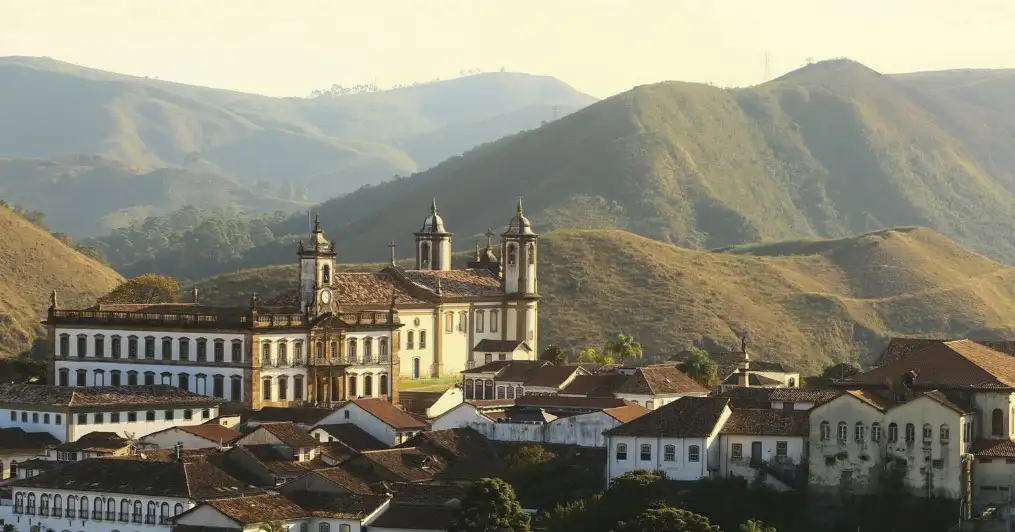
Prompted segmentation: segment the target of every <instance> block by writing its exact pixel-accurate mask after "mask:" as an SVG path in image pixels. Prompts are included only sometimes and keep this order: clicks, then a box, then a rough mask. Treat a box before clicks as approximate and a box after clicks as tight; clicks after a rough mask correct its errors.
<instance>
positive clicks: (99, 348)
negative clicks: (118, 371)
mask: <svg viewBox="0 0 1015 532" xmlns="http://www.w3.org/2000/svg"><path fill="white" fill-rule="evenodd" d="M95 356H97V357H100V358H101V357H103V356H106V337H105V336H102V335H101V334H96V335H95Z"/></svg>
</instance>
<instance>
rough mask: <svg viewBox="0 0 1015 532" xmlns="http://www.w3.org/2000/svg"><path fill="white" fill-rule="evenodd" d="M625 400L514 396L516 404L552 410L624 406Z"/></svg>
mask: <svg viewBox="0 0 1015 532" xmlns="http://www.w3.org/2000/svg"><path fill="white" fill-rule="evenodd" d="M626 404H627V402H625V401H624V400H623V399H617V398H616V397H565V396H560V395H523V396H522V397H517V398H515V405H516V406H523V407H528V408H545V409H547V410H551V411H552V410H553V409H555V408H562V409H587V410H602V409H604V408H617V407H618V406H624V405H626Z"/></svg>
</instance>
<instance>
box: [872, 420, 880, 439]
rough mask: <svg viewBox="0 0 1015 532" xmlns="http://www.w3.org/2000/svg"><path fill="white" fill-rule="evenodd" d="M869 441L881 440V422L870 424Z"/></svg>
mask: <svg viewBox="0 0 1015 532" xmlns="http://www.w3.org/2000/svg"><path fill="white" fill-rule="evenodd" d="M871 441H872V442H875V443H877V442H880V441H881V423H878V422H874V423H873V424H872V425H871Z"/></svg>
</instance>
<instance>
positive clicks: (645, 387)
mask: <svg viewBox="0 0 1015 532" xmlns="http://www.w3.org/2000/svg"><path fill="white" fill-rule="evenodd" d="M707 392H708V390H707V389H705V388H704V387H702V386H701V385H700V384H698V383H697V382H694V379H692V378H690V377H688V376H687V375H685V374H684V373H683V372H681V371H680V370H679V369H677V366H675V365H673V364H660V365H656V366H643V367H640V368H638V369H637V370H636V371H635V372H634V374H633V375H631V376H630V377H628V378H627V380H626V381H624V384H621V385H620V386H619V387H618V388H617V390H616V393H618V394H635V395H661V394H671V393H707Z"/></svg>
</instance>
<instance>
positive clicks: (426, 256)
mask: <svg viewBox="0 0 1015 532" xmlns="http://www.w3.org/2000/svg"><path fill="white" fill-rule="evenodd" d="M419 264H420V266H421V269H424V270H425V269H427V268H429V266H430V244H429V243H427V242H422V243H420V245H419ZM321 532H324V531H323V530H322V531H321Z"/></svg>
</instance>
